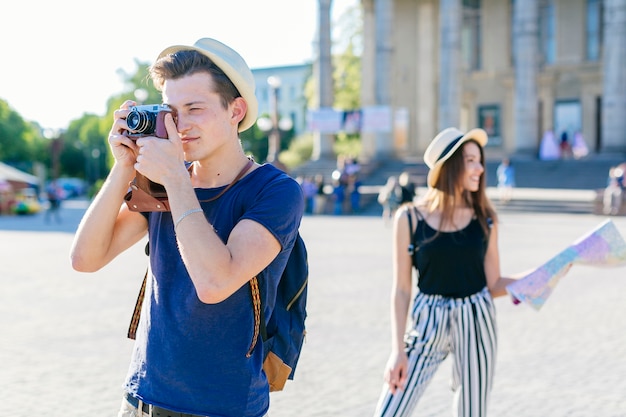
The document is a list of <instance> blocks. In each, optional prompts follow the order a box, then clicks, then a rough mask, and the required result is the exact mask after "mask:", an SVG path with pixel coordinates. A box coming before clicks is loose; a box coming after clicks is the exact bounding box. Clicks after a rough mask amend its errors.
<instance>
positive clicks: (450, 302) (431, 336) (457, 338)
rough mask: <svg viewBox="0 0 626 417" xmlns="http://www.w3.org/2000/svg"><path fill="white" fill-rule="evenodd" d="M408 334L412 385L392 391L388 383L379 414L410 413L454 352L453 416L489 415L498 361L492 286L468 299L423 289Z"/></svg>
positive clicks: (388, 416)
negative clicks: (436, 293) (490, 289)
mask: <svg viewBox="0 0 626 417" xmlns="http://www.w3.org/2000/svg"><path fill="white" fill-rule="evenodd" d="M412 319H413V325H412V327H411V329H410V330H409V331H408V333H407V334H406V335H405V344H406V352H407V356H408V360H409V362H408V370H407V384H406V389H405V390H404V391H396V394H395V395H392V394H391V393H390V391H389V387H388V385H387V384H386V383H385V385H384V386H383V392H382V393H381V396H380V398H379V400H378V404H377V406H376V412H375V414H374V415H375V416H376V417H408V416H410V415H411V412H412V411H413V410H414V409H415V406H416V405H417V403H418V401H419V399H420V398H421V396H422V394H423V393H424V390H425V389H426V387H427V386H428V383H429V382H430V380H431V379H432V377H433V375H434V374H435V371H436V370H437V368H438V367H439V365H440V364H441V363H442V362H443V360H444V359H445V358H446V357H447V356H448V353H450V354H452V356H453V359H454V363H453V368H452V381H451V385H452V386H451V388H452V391H453V392H454V404H453V415H454V416H458V417H461V416H463V417H470V416H471V417H484V416H486V415H487V401H488V399H489V393H490V391H491V386H492V381H493V376H494V370H495V364H496V348H497V337H496V321H495V309H494V305H493V300H492V298H491V295H490V294H489V291H488V290H487V288H485V289H483V290H482V291H481V292H478V293H476V294H474V295H471V296H469V297H465V298H446V297H442V296H440V295H426V294H422V293H418V294H417V296H416V297H415V301H414V304H413V312H412Z"/></svg>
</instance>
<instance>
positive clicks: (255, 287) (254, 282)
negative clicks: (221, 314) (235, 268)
mask: <svg viewBox="0 0 626 417" xmlns="http://www.w3.org/2000/svg"><path fill="white" fill-rule="evenodd" d="M250 293H251V294H252V308H253V310H254V333H253V334H252V342H250V348H249V349H248V353H246V358H249V357H250V356H252V351H253V350H254V347H255V346H256V342H257V340H258V339H259V333H260V329H261V292H260V291H259V280H258V279H257V277H256V276H255V277H253V278H252V279H251V280H250ZM264 324H265V323H264ZM263 328H264V330H265V326H263Z"/></svg>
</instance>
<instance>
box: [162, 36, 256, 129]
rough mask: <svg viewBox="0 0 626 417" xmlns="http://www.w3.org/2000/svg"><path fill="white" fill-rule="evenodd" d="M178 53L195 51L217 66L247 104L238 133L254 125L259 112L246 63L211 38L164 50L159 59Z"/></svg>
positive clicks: (252, 79)
mask: <svg viewBox="0 0 626 417" xmlns="http://www.w3.org/2000/svg"><path fill="white" fill-rule="evenodd" d="M179 51H197V52H200V53H201V54H202V55H205V56H206V57H208V58H209V59H210V60H211V61H213V63H215V65H217V66H218V67H219V68H220V69H221V70H222V71H224V74H226V76H227V77H228V78H229V79H230V80H231V81H232V83H233V84H234V85H235V87H236V88H237V91H239V94H241V97H243V99H244V100H246V103H247V104H248V111H247V112H246V115H245V117H244V118H243V120H241V122H240V123H239V131H240V132H243V131H244V130H246V129H248V128H250V127H251V126H252V125H254V123H256V119H257V115H258V112H259V104H258V102H257V99H256V96H255V95H254V89H255V83H254V76H253V75H252V71H250V67H248V64H246V61H244V59H243V58H242V57H241V55H239V54H238V53H237V52H236V51H235V50H233V49H232V48H230V47H228V46H226V45H224V44H223V43H221V42H219V41H216V40H215V39H211V38H203V39H200V40H198V41H197V42H196V43H194V44H193V46H187V45H174V46H170V47H169V48H166V49H164V50H163V52H161V53H160V54H159V58H162V57H164V56H165V55H169V54H173V53H175V52H179Z"/></svg>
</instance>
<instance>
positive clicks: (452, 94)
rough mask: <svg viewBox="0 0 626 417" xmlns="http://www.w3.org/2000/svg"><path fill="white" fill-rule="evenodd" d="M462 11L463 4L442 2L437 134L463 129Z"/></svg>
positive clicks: (457, 0) (458, 1)
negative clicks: (452, 128) (444, 130)
mask: <svg viewBox="0 0 626 417" xmlns="http://www.w3.org/2000/svg"><path fill="white" fill-rule="evenodd" d="M462 11H463V6H462V4H461V0H440V1H439V104H438V115H437V126H438V130H442V129H445V128H447V127H460V126H459V121H460V109H461V26H462V19H461V16H462Z"/></svg>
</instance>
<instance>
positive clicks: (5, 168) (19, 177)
mask: <svg viewBox="0 0 626 417" xmlns="http://www.w3.org/2000/svg"><path fill="white" fill-rule="evenodd" d="M0 181H7V182H10V183H22V184H25V185H37V184H39V178H37V177H36V176H34V175H31V174H28V173H26V172H23V171H20V170H19V169H17V168H13V167H12V166H10V165H7V164H5V163H3V162H0Z"/></svg>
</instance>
